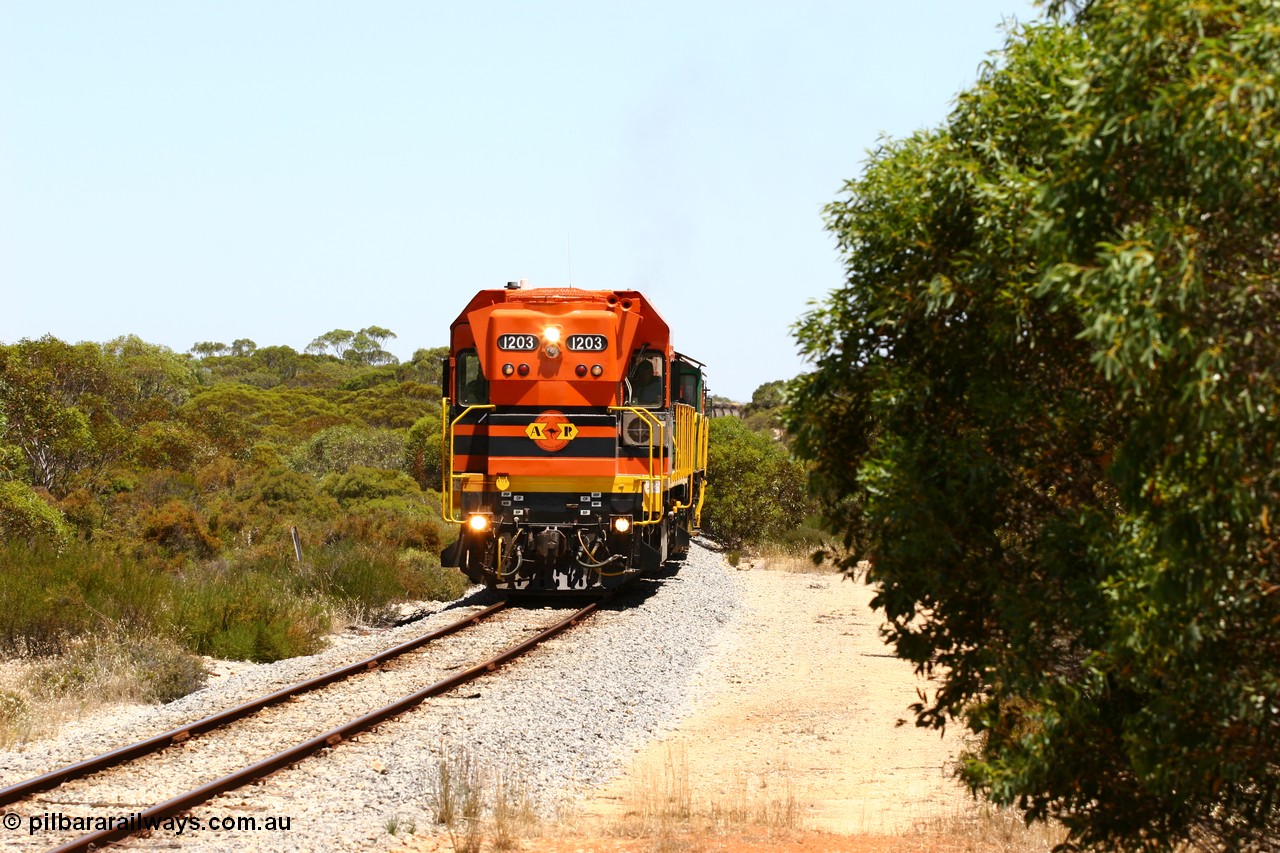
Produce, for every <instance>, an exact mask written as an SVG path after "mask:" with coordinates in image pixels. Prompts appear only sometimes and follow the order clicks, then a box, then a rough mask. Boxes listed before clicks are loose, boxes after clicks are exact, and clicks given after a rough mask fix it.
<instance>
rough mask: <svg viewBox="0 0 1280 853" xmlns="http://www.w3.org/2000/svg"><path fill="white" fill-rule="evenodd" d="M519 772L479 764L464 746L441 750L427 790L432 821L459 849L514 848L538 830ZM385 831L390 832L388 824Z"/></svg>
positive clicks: (470, 852)
mask: <svg viewBox="0 0 1280 853" xmlns="http://www.w3.org/2000/svg"><path fill="white" fill-rule="evenodd" d="M522 777H523V774H522V773H520V772H519V770H518V769H513V768H509V767H490V766H488V765H485V764H482V763H481V762H480V761H479V760H478V759H477V758H476V757H475V756H474V755H472V754H471V753H469V752H468V751H467V750H466V749H465V748H457V749H449V748H443V749H442V750H441V754H440V758H439V760H438V761H437V763H436V774H435V777H434V780H433V786H432V789H431V792H430V801H431V812H432V817H433V818H434V819H435V822H436V823H437V824H438V825H440V826H442V827H443V828H444V830H445V832H446V833H447V834H448V836H449V841H450V844H451V845H452V846H453V849H454V850H455V851H457V853H480V851H481V850H483V849H484V846H485V842H486V840H487V841H488V844H489V849H491V850H514V849H516V847H517V846H519V842H520V839H522V838H525V837H528V836H531V835H533V834H534V833H535V832H536V831H537V829H538V816H537V814H536V813H535V811H534V808H533V801H532V799H531V798H530V796H529V792H528V789H527V788H526V787H525V785H524V783H523V782H522ZM388 831H391V830H390V828H388Z"/></svg>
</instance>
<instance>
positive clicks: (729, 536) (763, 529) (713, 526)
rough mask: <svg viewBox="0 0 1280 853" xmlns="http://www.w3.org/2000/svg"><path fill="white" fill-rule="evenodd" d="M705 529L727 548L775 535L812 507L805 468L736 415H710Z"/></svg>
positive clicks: (796, 520) (781, 533)
mask: <svg viewBox="0 0 1280 853" xmlns="http://www.w3.org/2000/svg"><path fill="white" fill-rule="evenodd" d="M707 471H708V488H707V498H706V503H705V504H704V506H703V511H702V523H703V527H704V529H705V530H706V531H707V532H708V533H710V534H711V535H712V536H715V537H716V538H717V539H720V540H721V541H723V542H724V543H725V545H727V546H729V547H730V548H735V549H737V548H741V547H742V546H744V545H754V544H758V543H760V542H769V541H776V540H778V539H779V538H781V537H783V536H784V535H785V534H786V532H787V531H788V530H790V529H791V528H794V527H797V526H799V525H800V524H801V523H802V522H803V521H804V518H805V516H806V515H808V514H809V512H810V510H811V507H810V504H809V500H808V495H807V492H806V486H805V473H804V468H803V467H802V466H800V464H799V463H797V462H796V461H795V460H793V459H792V458H791V455H790V453H788V451H787V449H786V448H785V447H784V446H783V445H782V444H780V443H779V442H777V441H775V440H774V439H773V438H772V437H770V436H768V435H764V434H762V433H758V432H753V431H752V430H751V429H750V428H748V427H747V425H746V424H744V423H743V422H742V421H741V420H739V419H738V418H713V419H712V420H711V436H710V441H709V444H708V458H707Z"/></svg>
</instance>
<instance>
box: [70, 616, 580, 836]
mask: <svg viewBox="0 0 1280 853" xmlns="http://www.w3.org/2000/svg"><path fill="white" fill-rule="evenodd" d="M600 604H601V602H599V601H593V602H591V603H590V604H588V605H587V606H586V607H584V608H582V609H581V610H579V611H577V612H575V613H573V614H572V615H571V616H568V617H567V618H565V619H562V620H560V621H559V622H557V623H555V624H554V625H552V626H551V627H550V628H546V629H544V630H542V631H540V632H539V633H537V634H535V635H534V636H532V637H530V638H529V639H527V640H525V641H524V642H522V643H518V644H517V645H514V646H512V647H511V648H509V649H507V650H505V651H503V652H500V653H498V654H497V655H495V656H494V657H492V658H489V660H486V661H483V662H481V663H478V664H476V665H475V666H472V667H469V668H468V669H465V670H463V671H461V672H459V673H456V674H454V675H451V676H449V677H448V678H445V679H442V680H440V681H437V682H436V683H435V684H431V685H428V686H427V687H424V688H422V689H421V690H418V691H416V692H414V693H410V694H409V695H407V696H402V697H401V698H399V699H397V700H396V701H395V702H392V703H391V704H390V705H384V706H383V707H381V708H378V709H377V710H374V711H370V712H369V713H367V714H365V715H364V716H362V717H358V718H357V719H354V720H351V721H350V722H347V723H344V724H343V725H341V726H338V727H336V728H333V729H330V730H329V731H327V732H325V733H324V734H321V735H317V736H315V737H313V738H311V739H310V740H308V741H306V742H305V743H301V744H298V745H297V746H294V747H290V748H289V749H286V750H284V751H283V752H278V753H276V754H275V755H272V756H270V757H268V758H264V759H262V760H261V761H259V762H257V763H256V764H252V765H250V766H249V767H245V768H244V769H242V770H237V771H236V772H234V773H229V774H227V775H226V776H223V777H222V778H221V779H215V780H214V781H212V782H209V783H207V784H205V785H202V786H200V787H199V788H195V789H193V790H191V791H188V792H186V793H185V794H179V795H178V796H176V797H173V798H171V799H168V800H165V801H164V802H163V803H158V804H156V805H154V806H151V807H150V808H148V809H147V810H146V811H143V812H139V813H138V814H136V815H131V816H130V817H129V819H128V820H126V821H124V823H125V825H123V826H116V827H113V828H111V829H103V830H99V831H97V832H92V833H89V834H86V835H82V836H80V837H79V838H75V839H72V840H71V841H68V842H66V843H65V844H63V845H61V846H59V847H54V848H52V849H51V850H50V851H49V853H86V851H89V850H94V849H96V848H99V847H101V846H102V845H104V844H111V843H113V842H116V841H119V840H121V839H122V838H127V837H128V836H130V835H133V834H134V833H136V832H141V831H144V830H145V829H147V828H148V827H147V826H146V824H147V823H154V822H156V821H163V820H164V819H165V818H169V817H173V816H174V815H177V814H181V813H182V812H184V811H187V810H188V809H191V808H193V807H194V806H198V805H200V804H201V803H203V802H206V801H207V800H210V799H212V798H213V797H216V796H217V795H219V794H225V793H226V792H227V791H234V790H235V789H237V788H241V787H243V786H245V785H247V784H249V783H250V782H253V781H255V780H257V779H261V778H262V777H264V776H268V775H270V774H272V773H274V772H276V771H277V770H281V769H283V768H285V767H288V766H289V765H291V764H295V763H297V762H298V761H300V760H302V759H303V758H306V757H307V756H309V755H312V754H313V753H316V752H319V751H320V750H322V749H324V748H325V747H330V748H332V747H336V746H338V744H340V743H342V742H343V741H344V740H347V739H349V738H350V737H351V735H353V734H356V733H358V732H362V731H365V730H366V729H369V728H372V727H373V726H376V725H377V724H378V723H381V722H382V721H384V720H386V719H389V718H391V717H394V716H397V715H399V714H401V713H403V712H405V711H407V710H409V709H410V708H412V707H414V706H416V705H418V704H420V703H421V702H423V701H424V700H426V699H429V698H430V697H432V696H437V695H439V694H441V693H445V692H447V691H449V690H452V689H453V688H455V687H457V686H458V685H460V684H465V683H466V682H468V681H471V680H473V679H476V678H479V677H480V676H481V675H485V674H486V673H490V672H493V671H494V670H496V669H497V668H498V667H500V666H502V665H503V664H504V663H506V662H507V661H509V660H511V659H513V658H516V657H519V656H520V655H522V654H524V653H525V652H527V651H529V650H530V649H532V648H533V647H534V646H536V645H538V644H539V643H541V642H543V641H544V640H548V639H550V638H552V637H554V636H555V635H557V634H559V633H561V632H562V631H564V630H566V629H568V628H570V627H572V626H573V625H576V624H578V622H579V621H580V620H581V619H584V618H585V617H587V616H589V615H590V614H591V613H592V612H594V611H595V610H596V609H597V608H598V607H599V606H600Z"/></svg>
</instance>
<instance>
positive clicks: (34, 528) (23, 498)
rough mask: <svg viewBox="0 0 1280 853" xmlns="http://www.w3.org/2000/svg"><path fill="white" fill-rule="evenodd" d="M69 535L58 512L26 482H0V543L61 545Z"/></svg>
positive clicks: (67, 528)
mask: <svg viewBox="0 0 1280 853" xmlns="http://www.w3.org/2000/svg"><path fill="white" fill-rule="evenodd" d="M71 535H72V530H71V527H69V526H68V525H67V522H66V519H64V518H63V516H62V513H60V512H58V510H57V509H55V508H54V507H52V506H50V505H49V504H48V503H47V502H45V501H44V500H42V499H41V498H40V496H39V495H38V494H36V492H35V491H34V490H33V489H32V488H31V487H30V486H28V485H27V484H26V483H20V482H18V481H16V480H0V540H3V541H15V540H16V541H23V542H36V541H40V540H51V541H54V542H65V541H66V540H68V539H70V538H71Z"/></svg>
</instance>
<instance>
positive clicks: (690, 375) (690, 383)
mask: <svg viewBox="0 0 1280 853" xmlns="http://www.w3.org/2000/svg"><path fill="white" fill-rule="evenodd" d="M676 402H677V403H684V404H685V405H688V406H694V407H696V408H698V409H699V410H701V409H702V374H701V373H700V372H699V371H698V370H697V369H696V368H691V367H688V366H687V365H681V366H680V383H679V390H678V391H677V392H676Z"/></svg>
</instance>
